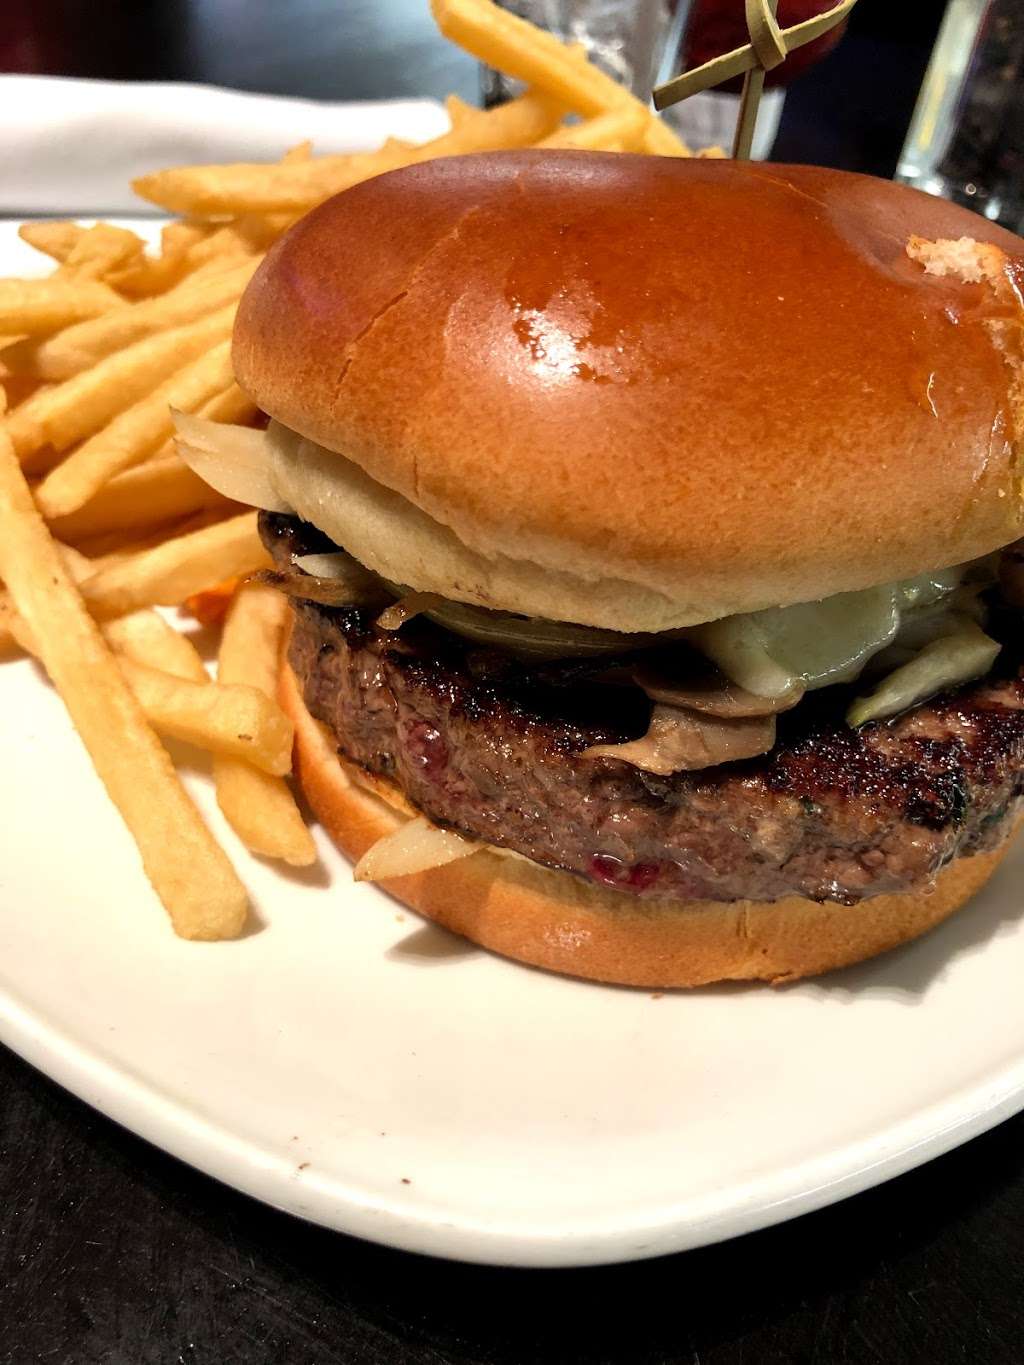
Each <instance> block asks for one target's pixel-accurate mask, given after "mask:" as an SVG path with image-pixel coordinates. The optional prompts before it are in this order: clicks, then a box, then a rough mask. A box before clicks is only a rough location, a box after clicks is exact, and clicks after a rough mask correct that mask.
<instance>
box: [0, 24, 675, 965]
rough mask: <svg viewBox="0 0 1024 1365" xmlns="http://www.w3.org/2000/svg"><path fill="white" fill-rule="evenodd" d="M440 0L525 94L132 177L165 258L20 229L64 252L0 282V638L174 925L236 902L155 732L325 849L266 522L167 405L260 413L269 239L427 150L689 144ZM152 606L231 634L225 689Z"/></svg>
mask: <svg viewBox="0 0 1024 1365" xmlns="http://www.w3.org/2000/svg"><path fill="white" fill-rule="evenodd" d="M432 8H433V12H434V17H435V19H436V21H437V23H438V25H439V27H440V29H441V31H442V32H443V33H444V34H445V35H446V36H447V37H449V38H450V39H452V40H453V41H455V42H456V43H458V44H459V45H460V46H461V47H463V48H464V49H465V50H466V51H468V52H469V53H471V54H473V55H474V56H476V57H478V58H480V59H481V60H482V61H485V62H488V63H489V64H490V65H492V66H494V67H497V68H498V69H500V70H502V71H504V72H506V73H507V74H508V75H510V76H513V77H516V78H518V79H519V80H521V81H523V82H524V83H525V85H526V87H527V89H526V91H525V93H524V94H523V95H522V96H521V97H520V98H518V99H514V100H512V101H511V102H509V103H508V104H505V105H502V106H500V107H498V108H496V109H492V110H488V111H481V110H478V109H473V108H470V107H469V106H467V105H465V104H463V103H462V102H461V101H459V100H457V99H456V98H455V97H454V96H453V97H451V98H450V99H449V100H448V106H447V107H448V114H449V117H450V120H451V130H450V131H449V132H447V133H445V134H444V135H443V136H442V137H439V138H435V139H434V140H433V141H432V142H428V143H425V144H423V145H420V146H417V145H413V144H410V143H405V142H397V141H394V140H392V141H389V142H386V143H385V144H384V145H383V146H382V147H381V148H380V149H379V150H377V151H375V152H367V153H358V154H354V155H349V156H323V157H315V156H313V155H312V151H311V148H310V146H309V144H308V143H306V144H302V145H301V146H299V147H296V148H294V149H293V150H292V151H291V152H289V153H288V154H287V155H286V156H285V157H284V158H283V159H282V160H281V161H280V162H278V163H274V164H271V165H230V166H184V167H178V168H175V169H171V170H164V171H157V172H155V173H154V174H152V175H148V176H144V177H143V178H142V179H141V180H139V181H137V182H136V184H135V189H136V190H137V191H138V193H139V194H140V195H141V196H142V197H143V198H144V199H147V200H149V201H150V203H152V204H156V205H159V206H160V207H161V208H162V209H164V210H168V211H170V212H172V213H174V214H178V215H180V217H179V218H178V219H176V220H175V221H172V222H170V223H169V224H168V225H167V226H166V227H164V228H163V230H162V234H161V240H160V248H159V251H158V252H157V253H156V254H152V253H151V252H149V251H148V250H147V249H146V245H145V243H144V242H143V240H142V239H141V238H140V237H139V236H138V235H137V234H136V233H134V232H131V231H129V230H128V229H126V228H123V227H115V226H113V225H111V224H108V223H99V224H97V225H95V226H88V227H87V226H81V225H79V224H77V223H70V222H48V223H43V222H40V223H31V224H27V225H25V226H24V227H23V228H22V229H21V236H22V237H23V238H24V240H25V241H26V242H28V243H29V244H30V245H31V246H33V247H35V248H37V249H38V250H39V251H41V252H42V253H44V254H45V255H47V256H49V257H50V258H51V259H52V260H53V261H54V262H55V263H56V266H55V269H54V270H53V272H52V273H51V274H50V275H49V276H46V277H43V278H37V279H6V280H0V382H2V384H3V389H2V392H0V578H2V579H3V585H4V586H3V591H2V595H0V653H6V654H10V655H13V656H17V655H18V654H19V653H21V652H28V653H30V654H32V655H34V656H36V657H37V658H38V659H39V660H40V661H41V662H42V664H43V666H44V667H45V669H46V672H47V673H48V675H49V677H50V679H51V681H52V682H53V684H54V686H55V687H56V688H57V690H58V691H59V693H60V695H61V696H62V698H63V699H64V702H65V704H66V706H67V709H68V712H69V713H70V716H71V718H72V720H73V722H74V724H75V726H76V728H77V730H78V732H79V734H80V736H81V738H82V740H83V742H84V743H85V745H86V747H87V748H88V750H89V753H90V755H91V757H92V760H93V763H94V765H95V768H96V771H97V773H98V774H99V776H100V777H101V779H102V780H103V782H104V784H105V786H106V788H107V791H108V793H109V795H110V796H111V798H112V799H113V801H114V802H115V803H116V805H117V807H118V809H119V810H120V812H121V814H122V816H123V818H124V820H125V822H126V824H127V825H128V827H129V829H130V830H131V832H132V834H133V835H134V837H135V840H136V842H137V844H138V847H139V850H140V853H141V856H142V860H143V865H144V867H145V870H146V872H147V874H148V876H149V878H150V880H151V881H152V884H153V886H154V888H155V890H156V892H157V894H158V895H159V897H160V899H161V900H162V901H163V903H164V905H165V907H166V909H167V911H168V914H169V916H170V919H171V923H172V925H173V927H174V929H175V931H176V932H177V933H178V934H180V935H181V936H183V937H185V938H191V939H219V938H229V937H232V936H234V935H237V934H238V933H240V932H241V930H242V928H243V926H244V924H245V920H246V916H247V913H248V909H247V907H248V898H247V895H246V891H245V888H244V886H243V884H242V882H241V881H240V880H239V878H238V876H237V874H236V872H235V870H234V868H233V866H232V865H231V862H230V861H229V859H228V857H227V855H226V854H225V853H224V851H223V849H222V848H221V847H220V846H219V845H218V844H217V842H216V841H215V840H214V838H213V836H212V835H211V833H210V832H209V830H208V828H207V826H206V825H205V823H204V822H203V820H202V818H201V817H200V815H199V813H198V811H197V809H196V808H195V806H194V805H193V803H192V801H191V800H190V798H189V797H188V795H187V794H186V792H185V790H184V787H183V786H182V784H181V781H180V779H179V777H178V775H177V772H176V770H175V768H174V765H173V763H172V761H171V759H170V757H169V754H168V751H167V750H166V749H165V748H164V746H163V745H162V744H161V742H160V739H159V738H158V736H164V737H170V738H173V739H175V740H178V741H184V742H185V743H187V744H191V745H194V746H198V747H199V748H200V749H203V750H206V751H207V752H209V753H210V754H211V755H212V756H213V776H214V782H215V786H216V793H217V800H218V803H219V805H220V808H221V810H222V812H223V814H224V816H225V817H226V819H227V821H228V822H229V823H230V825H231V826H232V827H233V828H234V830H235V831H236V833H237V834H238V835H239V836H240V838H241V839H242V841H243V843H244V844H245V845H246V846H247V847H248V848H249V849H251V850H252V851H253V852H255V853H257V854H259V855H262V856H264V857H268V858H275V859H281V860H283V861H284V862H286V863H290V864H292V865H295V866H302V865H306V864H309V863H311V862H313V861H314V860H315V857H316V850H315V846H314V843H313V840H312V837H311V836H310V833H309V830H308V829H307V828H306V825H305V823H304V821H303V819H302V816H301V815H300V812H299V809H298V807H297V806H296V804H295V801H294V798H293V796H292V794H291V790H290V788H289V786H288V785H287V783H286V781H285V778H286V776H287V774H288V773H289V771H290V767H291V750H292V727H291V724H290V722H289V720H288V719H287V717H286V716H285V714H284V712H283V711H282V710H281V708H280V706H279V705H278V702H277V699H276V688H277V675H278V661H279V657H280V652H281V649H282V646H283V639H284V633H285V628H286V618H287V604H286V602H285V600H284V598H283V597H282V596H281V595H280V594H278V593H276V592H274V591H273V590H271V589H268V588H265V587H263V586H262V585H260V584H259V583H258V582H255V581H251V580H250V576H251V575H252V574H253V573H254V572H255V571H256V570H259V569H260V568H262V567H264V566H265V565H266V564H267V562H268V561H267V557H266V553H265V551H264V550H263V547H262V545H261V544H260V540H259V537H258V535H257V531H256V514H255V513H253V512H251V511H244V510H243V509H241V508H240V507H238V506H237V505H236V504H233V503H231V502H229V501H228V500H227V499H225V498H223V497H222V496H220V495H219V494H217V493H215V492H214V491H213V490H212V489H210V488H208V487H207V486H206V485H205V484H204V483H203V482H202V480H200V479H199V478H198V477H197V476H196V475H195V474H193V473H192V472H191V470H190V469H189V468H188V467H187V466H186V465H185V464H184V462H183V461H182V460H181V458H180V457H179V456H178V455H177V454H176V452H175V449H174V442H173V426H172V415H171V414H172V409H179V410H181V411H183V412H188V413H197V414H199V415H200V416H203V417H206V418H208V419H211V420H214V421H221V422H233V423H241V424H256V423H258V421H259V417H260V415H259V414H258V413H257V411H256V409H255V408H254V407H253V405H252V404H251V403H250V402H249V400H248V399H247V397H246V396H245V394H243V393H242V392H241V390H240V389H239V388H238V386H237V385H236V384H235V382H234V378H233V375H232V371H231V357H230V337H231V329H232V324H233V320H234V314H235V309H236V306H237V303H238V299H239V297H240V295H241V293H242V291H243V290H244V288H245V286H246V284H247V283H248V281H249V279H250V278H251V276H252V274H253V272H254V271H255V270H256V268H257V266H258V265H259V263H260V261H261V260H262V258H263V256H264V254H265V253H266V251H267V248H268V247H269V246H270V245H271V244H272V243H273V242H274V241H275V240H276V239H277V238H278V237H279V236H280V235H281V234H282V233H283V232H284V231H286V229H287V228H288V227H289V226H290V225H291V224H292V223H294V222H295V221H296V219H298V218H299V217H301V216H302V215H303V214H304V213H306V212H308V211H309V210H310V209H312V208H314V207H315V206H316V205H317V204H319V203H322V202H323V200H325V199H327V198H328V197H329V196H331V195H333V194H336V193H338V192H339V191H340V190H344V189H346V188H348V187H349V186H351V185H354V184H356V183H357V182H359V181H362V180H366V179H368V178H370V177H371V176H375V175H379V174H381V173H382V172H384V171H388V170H394V169H396V168H398V167H401V166H408V165H411V164H413V163H416V162H420V161H426V160H430V159H431V158H434V157H441V156H458V155H461V154H464V153H467V152H477V151H489V150H497V149H501V148H513V147H577V148H585V149H601V150H606V151H646V152H651V153H655V154H660V155H675V156H685V155H687V154H688V153H687V149H686V148H685V147H684V146H683V145H682V144H681V143H680V142H679V141H678V139H677V138H676V137H675V135H674V133H672V132H671V130H670V129H668V128H667V126H665V125H664V124H662V123H661V122H659V121H658V119H657V118H656V117H655V116H654V115H652V114H651V113H650V112H649V111H648V109H647V108H646V107H645V106H644V105H643V104H641V103H640V102H639V101H638V100H637V99H635V98H634V97H633V96H632V95H631V94H630V93H629V92H628V91H626V90H625V89H623V88H622V87H621V86H619V85H617V84H616V83H615V82H614V81H613V80H612V79H611V78H610V77H608V76H606V75H605V74H604V73H603V72H601V71H599V70H598V69H597V68H596V67H594V66H593V65H591V64H590V62H589V61H588V60H587V58H586V56H585V54H584V53H583V51H582V50H581V49H578V48H574V47H569V46H566V45H564V44H563V43H561V42H559V41H558V40H557V39H555V38H553V37H552V36H550V35H549V34H547V33H544V32H542V31H540V30H539V29H537V28H535V27H533V26H532V25H530V24H528V23H526V22H525V21H524V20H521V19H518V18H515V17H514V16H512V15H510V14H508V13H507V12H505V11H504V10H501V9H499V8H498V7H497V6H496V5H494V4H493V3H491V0H432ZM156 607H178V608H181V609H185V610H188V609H191V610H192V611H193V612H194V613H195V614H196V615H197V616H199V618H200V619H202V620H203V621H204V622H206V623H210V622H216V623H218V624H220V625H221V626H222V633H221V635H220V644H219V651H218V658H217V671H216V680H215V681H214V680H213V679H211V677H210V676H209V674H208V672H207V670H206V667H205V666H204V663H203V660H202V658H201V657H200V655H199V653H198V652H197V650H196V648H195V646H194V645H193V643H192V642H191V640H190V639H189V638H188V637H187V635H185V634H182V633H180V632H179V631H178V630H176V629H175V627H174V626H173V625H172V624H171V623H170V622H169V621H168V620H167V617H166V615H162V614H160V613H159V612H157V611H156V610H154V608H156Z"/></svg>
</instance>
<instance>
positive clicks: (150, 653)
mask: <svg viewBox="0 0 1024 1365" xmlns="http://www.w3.org/2000/svg"><path fill="white" fill-rule="evenodd" d="M100 629H101V631H102V633H103V638H104V639H105V640H106V642H107V644H108V645H109V646H110V648H111V649H112V650H113V651H114V653H115V654H117V655H118V657H119V658H125V659H131V660H132V662H133V663H137V664H143V665H145V666H146V667H147V668H156V669H159V670H160V671H161V672H162V673H169V674H170V675H171V676H172V677H174V678H184V679H186V680H187V681H188V682H199V683H207V682H209V677H208V675H207V672H206V669H205V668H204V667H203V661H202V659H201V658H200V657H199V651H198V650H197V649H196V647H195V645H194V644H193V643H192V641H191V640H190V639H188V637H187V636H185V635H182V633H181V631H180V630H175V629H174V627H173V626H172V625H171V623H170V622H169V621H166V620H164V618H163V617H162V616H161V615H160V613H159V612H158V611H151V610H149V609H148V608H145V609H143V610H142V611H133V612H130V613H129V614H128V615H127V616H118V617H116V618H115V619H114V620H113V621H105V622H104V623H103V625H102V626H101V627H100Z"/></svg>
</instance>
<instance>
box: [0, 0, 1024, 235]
mask: <svg viewBox="0 0 1024 1365" xmlns="http://www.w3.org/2000/svg"><path fill="white" fill-rule="evenodd" d="M832 2H833V0H781V4H780V10H779V16H780V22H782V23H783V24H786V23H793V22H797V21H799V20H801V19H803V18H806V17H807V16H808V15H809V14H812V13H815V12H819V11H821V10H823V9H826V8H828V7H829V4H830V3H832ZM508 5H509V7H510V8H514V9H517V10H518V11H519V12H521V13H527V14H529V16H530V17H531V18H539V19H540V20H542V21H544V22H546V23H547V24H548V25H549V26H551V27H556V28H558V27H561V28H562V29H563V31H568V32H569V33H571V35H572V36H575V37H577V38H580V39H581V40H583V41H584V42H586V43H588V44H589V45H591V46H592V47H594V46H595V45H596V47H597V48H598V49H601V43H602V39H601V35H600V32H599V30H600V28H601V26H602V25H605V27H607V24H608V23H609V22H610V21H609V14H611V15H612V19H611V22H613V23H618V25H619V27H620V28H622V27H623V25H625V26H626V27H627V28H632V29H633V30H636V29H637V28H638V27H644V26H646V29H645V33H644V34H643V35H641V47H643V46H644V44H646V43H647V40H648V38H649V36H650V34H651V32H653V34H654V38H655V40H656V41H655V42H654V43H653V46H651V45H650V44H648V46H651V51H650V52H647V49H646V48H644V52H645V53H646V56H647V58H648V59H649V65H648V66H647V68H646V69H643V70H633V71H631V72H628V73H627V74H629V75H631V77H632V81H633V84H634V86H635V87H637V88H638V90H640V91H642V93H644V94H646V93H647V92H648V91H649V89H650V84H651V80H652V78H653V75H654V74H655V72H656V71H657V70H658V69H659V68H660V70H661V73H662V75H665V74H671V73H674V72H675V71H677V70H679V69H680V66H681V65H683V64H685V65H688V66H690V65H695V64H697V63H699V62H701V61H704V60H707V59H708V58H709V57H711V56H713V55H715V54H716V52H718V51H722V50H725V49H727V48H729V47H731V46H735V45H737V44H738V43H739V42H740V41H743V37H744V34H745V29H744V25H743V0H508ZM680 7H681V8H680ZM3 14H4V21H3V24H2V25H0V69H2V70H3V71H5V72H21V73H37V74H49V75H66V76H79V77H93V78H102V79H112V80H132V81H200V82H206V83H210V84H215V85H221V86H227V87H232V88H235V89H243V90H250V91H262V92H266V93H277V94H286V95H293V96H306V97H310V98H313V99H318V100H358V99H380V98H389V97H396V96H429V97H436V98H440V97H443V96H444V95H445V94H447V93H448V92H450V91H454V92H455V93H456V94H458V95H460V96H461V97H462V98H464V99H466V100H469V101H471V102H474V103H479V102H481V100H484V99H486V100H488V101H492V100H494V99H496V98H500V97H501V96H502V94H503V93H504V92H503V90H502V87H501V83H500V82H495V80H494V78H493V77H488V76H487V74H486V73H484V75H483V78H482V76H481V72H480V70H479V67H478V65H477V64H476V63H475V62H474V61H473V60H472V59H471V58H470V57H468V56H466V55H465V54H464V53H462V52H460V51H459V50H458V49H456V48H455V47H453V46H452V45H451V44H449V43H447V42H445V41H444V39H442V38H441V37H440V36H439V34H438V33H437V30H436V28H435V27H434V24H433V22H432V20H431V17H430V13H429V8H428V0H4V4H3ZM595 34H596V37H595V36H594V35H595ZM666 35H669V36H668V46H667V50H666ZM630 36H631V38H632V39H636V36H637V35H636V33H635V32H633V33H632V35H630ZM837 37H838V41H836V38H837ZM600 55H602V58H603V59H604V60H605V62H606V64H607V65H608V66H609V67H610V68H613V69H614V68H615V66H616V63H617V61H618V60H619V57H621V55H622V54H621V53H618V54H617V53H616V51H615V44H614V42H613V43H612V44H611V45H610V46H609V45H608V44H605V47H604V50H603V52H601V54H600ZM627 55H628V54H627ZM641 65H643V60H642V61H641ZM620 74H621V72H620ZM784 80H785V82H786V89H785V91H784V95H783V94H780V95H777V96H774V97H773V103H774V105H775V107H774V108H773V109H772V111H771V114H769V115H766V122H768V123H770V124H772V125H774V122H775V118H776V117H777V120H778V121H777V131H776V133H775V137H774V145H773V146H771V155H772V157H773V158H774V159H775V160H778V161H810V162H818V163H821V164H825V165H833V166H840V167H844V168H846V169H850V170H857V171H865V172H869V173H872V174H875V175H883V176H892V175H894V174H897V173H899V174H900V176H901V177H902V178H904V179H907V180H910V181H911V182H913V183H916V184H920V185H921V186H922V187H924V188H926V189H929V190H930V191H931V192H933V193H945V194H948V195H950V196H951V197H954V198H960V199H962V200H963V201H964V202H969V203H973V204H974V206H975V207H978V208H979V209H981V210H982V211H983V212H986V213H988V215H989V216H990V217H993V218H998V219H1000V220H1001V221H1003V222H1006V223H1007V224H1008V225H1009V226H1011V227H1015V228H1019V227H1020V226H1021V221H1022V215H1024V203H1022V198H1021V189H1020V186H1021V183H1022V181H1024V152H1022V146H1024V95H1022V87H1024V0H949V3H948V4H946V3H944V0H860V2H859V4H858V5H857V6H856V8H855V9H854V11H853V13H852V15H851V17H850V19H849V21H848V24H847V25H846V28H845V31H844V32H842V34H841V35H833V36H831V37H830V38H829V39H828V40H826V41H825V42H824V43H823V44H821V45H820V46H819V47H818V48H817V49H816V50H814V51H813V52H811V53H803V54H800V55H799V56H798V57H796V58H791V59H790V60H789V61H788V62H787V63H786V70H785V76H784ZM720 98H724V99H726V100H727V99H728V98H729V97H728V96H724V97H720ZM915 109H916V110H917V115H916V117H915ZM673 117H675V118H680V119H682V120H683V131H684V134H685V133H686V131H687V129H686V120H687V119H688V118H691V119H692V114H691V112H690V111H686V110H685V108H681V109H680V111H679V112H678V113H676V114H674V115H673ZM769 132H770V129H769Z"/></svg>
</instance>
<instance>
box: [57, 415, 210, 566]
mask: <svg viewBox="0 0 1024 1365" xmlns="http://www.w3.org/2000/svg"><path fill="white" fill-rule="evenodd" d="M222 396H223V395H222ZM214 420H219V419H214ZM231 420H232V421H234V420H235V419H234V418H232V419H231ZM234 505H235V504H233V503H231V502H229V501H228V499H227V498H225V497H223V496H222V495H221V494H220V493H217V492H216V491H215V490H214V489H212V488H211V487H210V485H209V484H208V483H207V482H206V481H205V480H204V479H201V478H200V477H199V475H198V474H194V473H193V472H192V470H191V469H189V467H188V465H187V464H185V462H184V461H183V460H182V459H181V458H180V456H178V455H175V454H173V452H172V453H171V454H169V455H168V456H167V457H166V458H164V459H161V460H149V461H147V462H146V463H145V464H141V465H137V466H136V467H135V468H134V469H127V470H125V472H124V473H123V474H118V476H117V477H116V478H114V479H111V480H110V482H109V483H107V484H104V486H103V487H102V488H101V489H100V490H99V492H98V493H97V494H96V495H95V496H94V497H93V498H91V499H90V500H89V502H87V503H86V504H85V506H84V507H82V508H80V509H79V510H78V511H77V512H72V513H71V515H70V516H67V517H59V518H57V519H56V520H55V521H53V522H51V523H50V530H51V532H52V533H53V534H54V535H55V536H56V537H57V539H58V540H63V541H69V542H71V543H73V544H74V543H77V542H78V541H81V540H86V539H88V538H89V537H90V536H102V535H106V534H108V533H109V532H113V531H116V532H133V533H135V534H138V533H139V532H140V531H146V530H148V529H150V528H151V527H154V526H160V525H163V524H166V523H167V522H172V521H178V520H180V519H181V518H182V517H187V516H191V514H192V513H193V512H200V511H203V510H204V509H205V508H209V507H222V508H224V509H227V508H230V507H232V506H234Z"/></svg>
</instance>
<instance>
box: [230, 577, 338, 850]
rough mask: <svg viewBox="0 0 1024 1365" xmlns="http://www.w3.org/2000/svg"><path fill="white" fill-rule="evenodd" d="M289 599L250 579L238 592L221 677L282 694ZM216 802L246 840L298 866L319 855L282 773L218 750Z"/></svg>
mask: <svg viewBox="0 0 1024 1365" xmlns="http://www.w3.org/2000/svg"><path fill="white" fill-rule="evenodd" d="M287 620H288V604H287V602H286V601H285V599H284V598H283V597H282V595H281V594H280V593H279V592H276V591H275V590H274V589H273V588H266V587H264V586H263V585H262V584H259V583H246V584H243V586H242V587H241V588H240V589H239V590H238V592H237V593H236V594H235V598H234V601H233V602H232V604H231V609H230V611H229V612H228V618H227V621H226V623H225V626H224V634H223V635H222V637H221V645H220V656H219V658H218V662H217V678H218V681H219V682H220V683H222V684H228V685H230V684H232V683H240V682H247V683H250V684H251V685H252V686H253V687H256V688H258V689H259V690H260V691H261V692H263V693H265V694H266V695H267V696H268V697H276V695H277V675H278V668H279V664H280V656H281V648H282V645H283V642H284V630H285V623H286V622H287ZM213 780H214V785H215V787H216V790H217V803H218V805H219V806H220V808H221V810H222V811H223V813H224V816H225V818H226V819H227V821H228V823H229V824H230V825H231V827H232V829H234V831H235V832H236V834H237V835H238V836H239V838H240V839H241V840H242V842H243V843H244V844H245V846H246V847H247V848H249V849H251V850H252V851H253V852H254V853H259V854H262V855H263V857H266V858H280V859H282V860H283V861H284V862H286V863H290V864H291V865H292V866H293V867H308V866H309V865H310V863H313V862H315V861H316V845H315V844H314V843H313V838H312V835H311V834H310V832H309V830H308V829H307V828H306V825H305V822H304V821H303V819H302V816H301V814H300V813H299V808H298V806H296V804H295V800H294V798H293V796H292V794H291V792H290V791H289V789H288V786H287V784H286V783H285V782H283V781H282V780H281V779H280V778H279V777H273V776H271V775H270V774H268V773H265V772H263V771H261V770H260V769H258V768H255V767H253V766H252V764H250V763H246V762H244V761H242V760H240V759H235V758H226V757H222V756H220V755H217V756H215V758H214V761H213Z"/></svg>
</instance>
